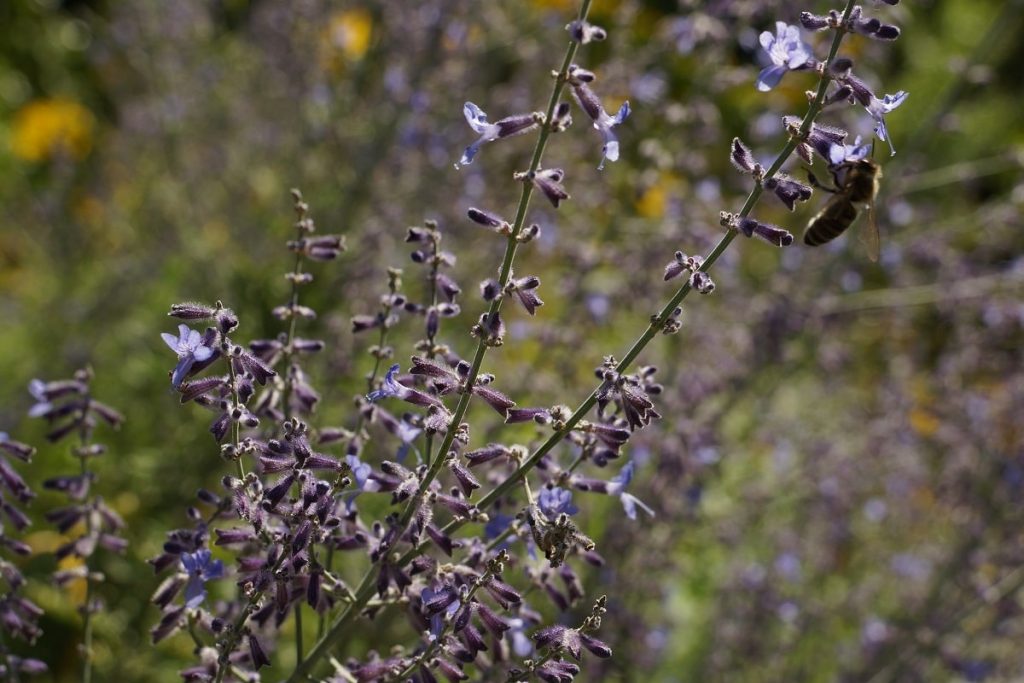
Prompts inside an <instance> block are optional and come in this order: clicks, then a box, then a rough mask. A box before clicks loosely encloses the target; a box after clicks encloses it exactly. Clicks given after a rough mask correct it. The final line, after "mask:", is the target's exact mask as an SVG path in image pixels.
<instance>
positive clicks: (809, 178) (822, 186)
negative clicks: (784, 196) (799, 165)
mask: <svg viewBox="0 0 1024 683" xmlns="http://www.w3.org/2000/svg"><path fill="white" fill-rule="evenodd" d="M807 182H809V183H810V184H811V185H813V186H814V187H816V188H818V189H819V190H821V191H822V192H831V193H832V194H836V193H838V192H839V188H837V187H829V186H828V185H825V184H824V183H823V182H821V181H820V180H818V178H817V176H815V175H814V173H812V172H811V169H807Z"/></svg>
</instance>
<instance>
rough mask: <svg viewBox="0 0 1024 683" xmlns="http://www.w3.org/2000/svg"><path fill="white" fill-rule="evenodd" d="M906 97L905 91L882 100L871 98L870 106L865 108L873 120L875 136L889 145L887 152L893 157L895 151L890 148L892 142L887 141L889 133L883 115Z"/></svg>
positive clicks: (901, 102)
mask: <svg viewBox="0 0 1024 683" xmlns="http://www.w3.org/2000/svg"><path fill="white" fill-rule="evenodd" d="M907 95H908V93H907V92H906V91H904V90H900V91H899V92H897V93H896V94H895V95H886V96H885V97H883V98H882V99H878V98H877V97H872V98H871V104H869V105H868V106H867V107H866V108H867V110H868V113H869V114H871V118H873V119H874V120H875V135H877V136H878V138H879V139H880V140H881V141H882V142H888V143H889V150H890V152H892V154H894V155H895V154H896V149H895V148H894V147H893V146H892V140H890V139H889V131H888V130H886V128H885V115H886V114H888V113H889V112H891V111H892V110H893V109H895V108H896V107H898V106H900V105H901V104H903V101H904V100H906V99H907Z"/></svg>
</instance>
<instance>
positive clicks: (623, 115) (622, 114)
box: [615, 100, 630, 125]
mask: <svg viewBox="0 0 1024 683" xmlns="http://www.w3.org/2000/svg"><path fill="white" fill-rule="evenodd" d="M629 113H630V109H629V100H626V101H625V102H623V103H622V106H621V107H619V112H618V113H617V114H616V115H615V125H619V124H620V123H622V122H623V121H625V120H626V119H627V118H628V117H629Z"/></svg>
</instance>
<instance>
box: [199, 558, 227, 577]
mask: <svg viewBox="0 0 1024 683" xmlns="http://www.w3.org/2000/svg"><path fill="white" fill-rule="evenodd" d="M223 576H224V563H223V562H221V561H220V560H214V561H213V562H210V563H209V564H208V565H206V569H205V570H204V571H203V578H204V579H206V580H207V581H211V580H213V579H219V578H222V577H223Z"/></svg>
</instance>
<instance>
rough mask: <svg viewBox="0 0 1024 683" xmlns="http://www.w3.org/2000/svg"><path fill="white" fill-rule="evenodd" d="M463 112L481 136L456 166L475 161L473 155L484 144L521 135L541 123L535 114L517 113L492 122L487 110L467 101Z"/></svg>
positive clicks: (464, 153)
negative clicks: (489, 119) (488, 117)
mask: <svg viewBox="0 0 1024 683" xmlns="http://www.w3.org/2000/svg"><path fill="white" fill-rule="evenodd" d="M462 114H463V116H465V117H466V122H467V123H468V124H469V127H470V128H472V129H473V131H474V132H476V133H479V135H480V137H479V138H477V140H476V142H474V143H473V144H472V145H470V146H469V147H467V148H466V151H464V152H463V153H462V158H461V159H459V163H457V164H455V168H458V167H459V166H466V165H468V164H471V163H473V157H475V156H476V153H477V152H479V151H480V148H481V147H482V146H483V145H484V144H486V143H488V142H492V141H494V140H498V139H500V138H507V137H512V136H513V135H521V134H523V133H526V132H528V131H530V130H533V129H534V128H536V127H537V126H538V125H539V121H538V119H537V117H536V116H534V115H533V114H516V115H514V116H507V117H505V118H503V119H501V120H500V121H495V122H494V123H490V122H488V121H487V112H485V111H484V110H483V109H481V108H480V107H478V106H476V105H475V104H473V103H472V102H466V104H464V105H463V106H462Z"/></svg>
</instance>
